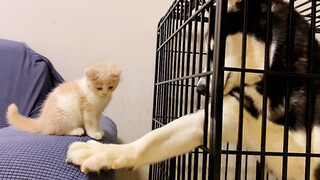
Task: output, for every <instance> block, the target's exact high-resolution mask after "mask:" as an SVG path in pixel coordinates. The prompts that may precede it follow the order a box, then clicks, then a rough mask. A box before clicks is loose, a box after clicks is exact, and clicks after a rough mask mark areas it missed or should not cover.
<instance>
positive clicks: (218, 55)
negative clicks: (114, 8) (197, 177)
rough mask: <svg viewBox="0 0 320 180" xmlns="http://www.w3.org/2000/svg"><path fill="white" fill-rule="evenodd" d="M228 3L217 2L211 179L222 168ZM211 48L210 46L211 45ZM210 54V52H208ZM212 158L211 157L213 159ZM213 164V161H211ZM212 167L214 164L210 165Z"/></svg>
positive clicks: (211, 11) (212, 100)
mask: <svg viewBox="0 0 320 180" xmlns="http://www.w3.org/2000/svg"><path fill="white" fill-rule="evenodd" d="M227 5H228V2H227V1H224V0H217V2H216V12H215V13H216V17H215V18H216V20H215V31H214V37H215V38H214V45H215V48H214V56H213V57H214V58H213V63H214V72H213V77H214V78H213V79H212V84H213V85H214V87H212V91H211V94H212V95H213V96H212V97H213V98H211V117H212V124H211V127H210V128H211V131H210V137H211V138H210V154H211V156H210V157H211V158H213V159H212V160H210V162H212V163H213V167H214V169H213V175H214V176H213V177H212V176H210V175H211V173H210V172H211V171H210V172H209V179H212V178H213V179H214V180H220V170H221V140H222V111H223V108H222V106H223V89H222V88H220V87H223V81H224V80H223V76H224V71H223V67H224V60H225V47H226V34H225V32H226V30H225V28H226V27H225V26H224V24H225V23H226V22H225V21H226V15H227ZM212 7H213V5H212V6H211V8H210V22H209V37H212V35H211V34H212V33H213V32H212V28H211V26H212V24H211V23H212V19H213V18H212V16H213V14H212V13H213V12H214V11H213V10H212ZM209 49H210V46H209ZM208 56H210V54H208ZM212 155H213V156H212ZM211 158H210V159H211ZM210 164H211V163H210ZM210 167H212V166H210Z"/></svg>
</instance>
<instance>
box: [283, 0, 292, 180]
mask: <svg viewBox="0 0 320 180" xmlns="http://www.w3.org/2000/svg"><path fill="white" fill-rule="evenodd" d="M293 13H294V0H290V1H289V14H288V16H289V17H288V33H287V57H286V61H287V67H288V68H287V71H288V72H291V69H292V66H291V58H292V54H293V48H294V47H293V43H294V40H293V38H294V32H293V31H294V30H293V22H294V16H293V15H294V14H293ZM286 87H287V88H286V95H285V123H284V135H283V152H284V156H283V159H282V160H283V161H282V179H283V180H286V179H287V176H288V155H287V153H288V141H289V139H288V138H289V122H288V121H289V119H288V112H289V107H290V97H289V92H290V87H291V79H290V78H287V84H286Z"/></svg>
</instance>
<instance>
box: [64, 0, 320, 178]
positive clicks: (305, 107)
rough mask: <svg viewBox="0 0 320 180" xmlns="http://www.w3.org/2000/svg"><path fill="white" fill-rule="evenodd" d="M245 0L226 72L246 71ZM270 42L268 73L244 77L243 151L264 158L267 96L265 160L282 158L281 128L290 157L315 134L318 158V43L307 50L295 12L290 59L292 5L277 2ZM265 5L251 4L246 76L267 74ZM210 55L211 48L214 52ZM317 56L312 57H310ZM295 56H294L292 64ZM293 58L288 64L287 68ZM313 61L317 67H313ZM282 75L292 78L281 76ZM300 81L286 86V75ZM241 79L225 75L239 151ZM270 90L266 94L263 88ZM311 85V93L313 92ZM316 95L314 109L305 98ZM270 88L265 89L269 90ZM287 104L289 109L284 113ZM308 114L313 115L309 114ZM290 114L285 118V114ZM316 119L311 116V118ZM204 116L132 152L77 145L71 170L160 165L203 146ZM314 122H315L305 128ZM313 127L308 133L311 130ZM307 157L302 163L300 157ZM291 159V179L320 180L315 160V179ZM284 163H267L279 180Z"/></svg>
mask: <svg viewBox="0 0 320 180" xmlns="http://www.w3.org/2000/svg"><path fill="white" fill-rule="evenodd" d="M245 1H246V0H228V10H227V16H226V18H227V20H226V24H225V26H226V32H225V33H226V53H225V67H231V68H240V67H241V57H242V56H241V54H242V53H241V50H242V48H241V47H242V46H241V44H242V38H243V37H242V36H243V32H242V31H243V14H244V10H245V8H244V6H245V3H246V2H245ZM271 2H272V7H271V24H272V26H271V27H272V30H271V36H270V39H269V42H270V43H269V47H268V48H269V54H270V55H269V63H268V64H267V66H268V69H269V71H270V72H274V73H268V74H263V73H246V74H245V83H244V85H245V86H244V94H243V98H241V99H243V104H244V108H243V143H242V146H243V149H246V150H250V151H260V150H261V149H260V147H261V136H262V134H261V128H262V113H263V105H262V104H263V103H262V102H263V94H265V96H266V97H267V108H266V109H267V116H266V120H267V123H266V142H265V151H266V152H283V149H284V147H283V146H284V145H283V144H284V143H283V141H284V138H285V136H284V131H285V130H284V129H285V128H284V127H285V126H287V127H288V131H289V132H288V142H289V143H288V152H293V153H305V152H306V144H307V134H308V133H307V132H308V129H310V130H311V132H310V133H311V137H312V138H311V140H310V142H311V149H310V152H311V153H320V138H318V137H320V80H319V79H314V80H313V81H312V82H311V81H310V83H309V80H308V79H306V78H305V77H304V76H303V75H305V74H307V73H310V71H312V73H314V74H319V71H320V67H319V59H320V49H319V43H318V42H317V41H316V40H315V41H314V42H312V43H313V49H311V48H310V47H311V46H310V43H311V41H310V39H312V38H310V36H311V34H312V31H311V27H310V24H309V23H308V22H307V21H306V20H305V19H304V17H303V16H301V15H300V14H299V13H298V12H297V11H296V10H294V11H293V12H292V18H293V21H292V22H293V23H292V31H291V32H292V33H293V34H292V37H293V38H292V40H290V42H291V44H292V48H291V49H292V50H291V52H292V53H291V54H288V51H287V50H288V49H289V47H287V46H288V39H289V36H288V27H289V24H288V18H289V4H288V3H287V2H284V1H282V0H272V1H271ZM266 15H267V0H250V2H248V27H247V38H246V39H247V51H246V67H245V68H247V69H254V70H264V69H265V66H266V65H265V46H266V42H267V39H266V32H267V21H266ZM212 48H213V46H212ZM311 52H313V53H312V56H311V55H310V54H311ZM289 55H290V56H289ZM288 57H290V60H287V59H289V58H288ZM311 57H312V59H313V60H312V66H311V62H310V61H309V59H311ZM277 72H290V73H287V75H288V76H286V75H281V74H280V73H277ZM292 74H295V75H297V74H298V75H301V76H297V77H295V78H288V77H290V76H289V75H292ZM240 80H241V75H240V73H239V72H235V71H225V74H224V91H223V94H224V97H223V119H222V121H223V124H222V140H223V141H224V142H233V143H237V140H238V135H237V134H238V126H239V110H240V107H239V101H240V84H241V83H240ZM265 83H267V84H268V86H264V84H265ZM308 84H309V85H308ZM310 84H311V86H312V87H313V93H314V98H313V102H314V103H313V105H310V103H309V102H310V100H309V99H310V98H309V96H308V94H309V93H308V91H309V89H310V88H308V86H310ZM264 87H266V88H264ZM207 88H208V87H206V82H205V79H204V78H202V79H200V81H199V82H198V87H197V91H198V92H199V93H201V94H204V93H205V92H206V89H207ZM286 102H288V104H287V105H286ZM312 107H313V109H312V111H309V108H312ZM286 112H287V113H286ZM310 112H311V113H310ZM204 116H205V112H204V110H203V109H202V110H199V111H197V112H195V113H192V114H189V115H185V116H182V117H180V118H178V119H176V120H174V121H173V122H171V123H168V124H167V125H165V126H163V127H161V128H158V129H155V130H153V131H151V132H149V133H147V134H146V135H144V136H143V137H141V138H140V139H138V140H136V141H134V142H132V143H128V144H119V145H118V144H101V143H99V142H96V141H92V140H90V141H88V142H75V143H73V144H71V145H70V147H69V150H68V152H67V162H70V163H73V164H76V165H80V166H81V171H82V172H85V173H87V172H98V171H100V170H101V169H119V168H133V169H136V168H138V167H139V166H141V165H143V164H151V163H156V162H160V161H163V160H166V159H169V158H171V157H174V156H177V155H182V154H184V153H188V152H190V151H192V150H193V149H195V148H196V147H198V146H200V145H202V144H203V143H204V142H203V141H204V138H203V136H204V129H203V125H204ZM308 117H311V119H312V121H311V122H309V121H308V119H309V118H308ZM308 127H311V128H308ZM302 157H303V156H302ZM302 157H299V156H293V157H290V156H289V157H288V161H287V163H288V166H287V167H288V168H287V179H289V180H301V179H304V178H305V173H310V179H312V180H320V159H319V158H316V157H311V160H310V172H305V169H306V168H305V163H306V159H305V158H302ZM282 162H283V159H282V156H266V157H265V165H266V168H267V171H268V172H270V173H272V174H273V175H274V176H276V177H277V178H279V179H280V178H281V177H282Z"/></svg>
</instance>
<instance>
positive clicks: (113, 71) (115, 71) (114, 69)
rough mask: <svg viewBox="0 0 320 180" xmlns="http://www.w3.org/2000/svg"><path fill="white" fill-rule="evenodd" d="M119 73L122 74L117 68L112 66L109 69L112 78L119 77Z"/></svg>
mask: <svg viewBox="0 0 320 180" xmlns="http://www.w3.org/2000/svg"><path fill="white" fill-rule="evenodd" d="M121 73H122V70H121V69H120V68H119V67H118V66H116V65H113V67H112V68H111V74H112V75H113V76H120V75H121Z"/></svg>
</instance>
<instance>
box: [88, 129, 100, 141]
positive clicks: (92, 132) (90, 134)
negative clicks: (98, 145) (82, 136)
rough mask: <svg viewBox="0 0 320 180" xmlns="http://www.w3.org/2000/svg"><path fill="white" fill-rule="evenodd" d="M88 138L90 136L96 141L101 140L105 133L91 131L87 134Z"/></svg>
mask: <svg viewBox="0 0 320 180" xmlns="http://www.w3.org/2000/svg"><path fill="white" fill-rule="evenodd" d="M87 134H88V136H90V137H91V138H92V139H95V140H100V139H102V136H103V134H104V133H103V132H100V131H89V132H87Z"/></svg>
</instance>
